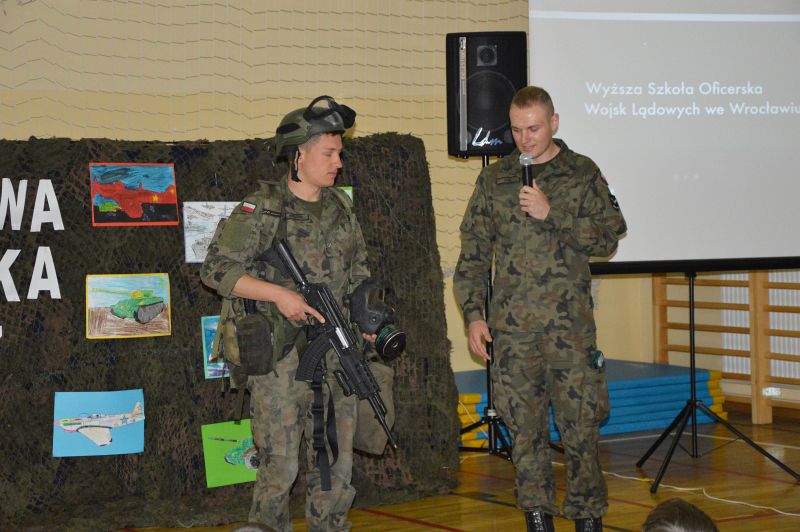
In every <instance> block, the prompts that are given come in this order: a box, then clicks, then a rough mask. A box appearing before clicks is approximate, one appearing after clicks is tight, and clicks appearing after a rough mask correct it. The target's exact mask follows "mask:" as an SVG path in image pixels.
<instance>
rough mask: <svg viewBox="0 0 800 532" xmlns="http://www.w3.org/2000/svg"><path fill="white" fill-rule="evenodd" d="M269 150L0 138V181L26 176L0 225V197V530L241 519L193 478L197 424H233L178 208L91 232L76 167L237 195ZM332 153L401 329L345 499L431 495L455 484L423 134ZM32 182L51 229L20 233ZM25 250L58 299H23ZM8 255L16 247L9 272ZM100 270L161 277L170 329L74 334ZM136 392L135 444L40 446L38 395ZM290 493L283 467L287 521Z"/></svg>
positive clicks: (298, 492) (229, 499)
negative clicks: (387, 437) (114, 451)
mask: <svg viewBox="0 0 800 532" xmlns="http://www.w3.org/2000/svg"><path fill="white" fill-rule="evenodd" d="M273 150H274V148H273V145H272V143H271V141H265V140H258V139H256V140H249V141H217V142H205V141H198V142H176V143H162V142H127V141H112V140H106V139H89V140H79V141H73V140H68V139H50V140H42V139H35V138H31V139H30V140H28V141H0V178H8V179H10V183H11V184H13V187H14V188H13V190H14V192H15V193H16V192H18V191H19V185H20V182H21V180H27V199H26V201H25V207H24V209H25V210H24V216H23V222H22V226H21V227H20V228H19V229H18V230H12V228H11V223H10V219H11V218H10V215H9V214H8V213H7V212H6V211H5V210H3V209H2V208H0V215H2V216H6V220H5V224H4V225H3V229H2V245H1V246H0V257H3V256H4V255H5V258H4V261H5V262H6V263H7V264H5V267H6V268H8V270H9V271H10V273H11V277H12V278H13V281H14V283H15V285H16V290H17V292H18V293H19V297H20V298H21V301H19V302H8V301H7V300H6V293H4V294H3V296H2V297H0V305H1V306H0V326H2V333H3V335H2V338H0V360H2V369H3V371H2V373H0V379H2V385H0V423H2V429H1V430H0V453H2V456H3V460H0V501H2V504H0V529H11V528H21V527H24V526H31V525H35V526H41V527H43V528H50V527H51V526H52V527H55V528H62V527H68V528H89V529H94V528H98V529H114V528H117V527H123V526H136V527H141V526H156V525H158V526H199V525H212V524H224V523H230V522H237V521H244V520H246V517H247V511H248V508H249V504H250V495H251V486H252V485H251V484H239V485H235V486H228V487H223V488H217V489H208V488H206V478H205V472H204V462H203V448H202V444H201V435H200V427H201V425H204V424H210V423H219V422H223V421H228V420H231V419H233V411H234V404H235V401H234V399H233V398H232V397H231V396H230V395H229V396H227V397H223V396H222V395H221V390H220V380H219V379H209V380H206V379H205V378H204V373H203V361H202V347H201V344H202V339H201V332H200V320H201V317H202V316H207V315H215V314H218V312H219V305H220V302H219V299H218V297H217V296H216V295H215V294H213V293H212V292H210V291H209V290H208V289H207V288H205V287H204V286H203V285H202V284H201V282H200V277H199V269H200V265H199V264H196V263H192V264H187V263H186V262H185V259H184V229H183V222H182V219H181V224H179V225H178V226H165V227H92V225H91V200H90V197H89V196H90V195H89V187H90V180H89V175H88V163H89V162H140V163H145V162H146V163H174V164H175V173H176V180H177V192H178V202H179V205H182V202H183V201H203V200H208V201H238V200H240V199H242V198H243V197H244V196H245V195H246V194H247V193H249V192H251V191H252V190H255V188H256V186H257V185H256V180H257V179H263V178H271V179H275V178H277V177H279V176H282V175H285V172H286V166H285V164H277V165H276V164H274V163H273ZM344 164H345V168H344V172H343V175H342V177H341V178H340V181H339V182H338V184H340V185H352V186H353V189H354V201H355V206H356V211H357V213H358V219H359V221H360V222H361V225H362V227H363V230H364V236H365V238H366V241H367V246H368V249H369V257H370V267H371V270H372V274H373V275H374V276H376V277H379V278H384V279H387V280H388V281H389V282H390V283H391V285H392V287H393V289H394V295H393V298H392V301H391V302H392V303H393V305H394V306H395V308H396V311H397V320H398V325H399V326H400V328H402V329H403V330H405V331H406V332H407V333H408V347H407V349H406V352H405V354H404V355H403V356H402V357H401V358H400V359H398V360H396V361H394V362H392V364H391V365H392V366H393V367H394V369H395V372H396V375H395V389H394V394H395V402H396V405H397V421H396V423H395V428H394V434H395V437H396V439H397V442H398V444H399V450H398V451H397V452H392V451H387V452H386V453H385V454H384V455H383V456H381V457H374V456H369V455H358V456H357V457H356V464H355V471H354V483H355V485H356V488H357V489H358V497H357V500H356V506H369V505H375V504H379V503H387V502H395V501H401V500H410V499H415V498H419V497H422V496H427V495H432V494H441V493H446V492H447V491H448V490H449V489H450V488H451V487H453V486H454V485H455V483H456V480H455V471H456V468H457V464H458V448H457V442H458V434H459V422H458V416H457V411H456V404H457V391H456V387H455V382H454V378H453V373H452V370H451V367H450V360H449V353H450V343H449V341H448V340H447V337H446V326H445V314H444V300H443V298H444V295H443V280H442V272H441V269H440V263H439V252H438V250H437V247H436V237H435V235H436V228H435V222H434V215H433V207H432V202H431V188H430V179H429V175H428V167H427V162H426V159H425V150H424V146H423V143H422V141H421V140H419V139H416V138H414V137H411V136H407V135H397V134H380V135H373V136H369V137H362V138H355V139H349V140H346V142H345V155H344ZM44 179H49V180H51V182H52V184H53V187H54V189H55V192H56V195H57V197H58V209H59V210H60V213H61V217H62V219H63V221H64V226H65V227H64V230H63V231H56V230H54V228H53V225H52V224H50V223H47V224H44V225H43V226H42V230H41V231H40V232H31V231H30V229H31V215H32V212H33V211H34V200H35V198H36V191H37V188H38V184H39V181H40V180H44ZM6 184H8V182H7V183H6ZM6 188H7V187H6ZM7 192H10V190H4V195H6V196H7V194H6V193H7ZM6 199H8V198H6ZM0 205H1V204H0ZM20 207H21V206H20ZM53 207H54V206H52V205H51V206H50V208H51V209H52V208H53ZM43 246H47V247H49V248H50V251H51V253H52V257H53V263H54V265H55V268H56V270H57V273H58V282H59V287H60V291H61V299H51V297H50V292H47V291H45V292H41V293H40V294H39V297H38V299H32V300H28V299H26V295H27V293H28V284H29V282H30V279H31V276H32V272H33V270H34V263H35V259H36V255H37V250H38V249H39V248H40V247H43ZM9 250H20V253H19V255H18V256H17V257H16V259H15V260H14V261H13V262H12V263H10V266H9V264H8V261H10V260H11V256H12V254H13V253H11V252H9ZM7 252H8V253H7ZM106 273H115V274H127V273H168V274H169V279H170V291H171V316H172V334H171V335H170V336H162V337H150V338H128V339H108V340H87V339H86V323H85V321H86V319H85V297H86V296H85V277H86V275H87V274H106ZM4 288H5V287H4ZM136 388H141V389H143V391H144V398H145V404H144V410H145V416H146V419H145V422H144V423H145V450H144V452H143V453H140V454H129V455H117V456H92V457H73V458H54V457H53V456H52V444H53V429H54V424H53V422H54V420H53V402H54V394H55V392H57V391H68V392H85V391H114V390H127V389H136ZM303 495H304V481H303V475H302V473H301V478H300V479H299V480H298V483H297V485H296V486H295V490H294V496H293V508H294V509H295V515H302V509H301V507H300V503H301V502H302V498H303Z"/></svg>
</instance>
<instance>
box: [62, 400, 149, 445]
mask: <svg viewBox="0 0 800 532" xmlns="http://www.w3.org/2000/svg"><path fill="white" fill-rule="evenodd" d="M139 421H144V412H143V411H142V403H140V402H137V403H136V405H134V407H133V410H132V411H131V412H129V413H126V414H88V415H81V416H78V417H65V418H62V419H59V420H58V421H56V425H57V426H59V427H61V428H62V429H64V431H66V432H78V433H80V434H83V435H84V436H86V437H87V438H89V439H90V440H92V441H93V442H94V443H95V445H97V446H98V447H102V446H104V445H108V444H109V443H111V429H115V428H118V427H123V426H125V425H131V424H132V423H137V422H139Z"/></svg>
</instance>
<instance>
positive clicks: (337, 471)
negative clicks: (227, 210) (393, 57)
mask: <svg viewBox="0 0 800 532" xmlns="http://www.w3.org/2000/svg"><path fill="white" fill-rule="evenodd" d="M355 116H356V113H355V112H354V111H353V110H352V109H350V108H349V107H347V106H345V105H340V104H338V103H337V102H336V101H335V100H334V99H333V98H331V97H329V96H320V97H319V98H316V99H314V100H313V101H312V102H311V103H310V104H309V105H308V106H307V107H304V108H301V109H297V110H295V111H292V112H291V113H289V114H287V115H286V116H285V117H284V118H283V120H282V121H281V123H280V125H279V126H278V128H277V131H276V137H275V147H276V155H277V157H278V158H286V160H287V161H288V163H289V169H288V172H287V175H286V176H285V177H284V178H283V179H281V180H280V181H279V182H276V183H267V182H262V184H261V187H260V189H259V190H258V191H256V192H254V193H253V194H251V195H249V196H248V197H247V198H245V199H244V201H242V203H240V204H239V206H237V207H236V208H235V209H234V211H233V212H232V213H231V215H230V217H229V218H228V220H227V221H226V222H225V225H224V227H222V229H221V230H219V231H218V234H217V235H215V236H214V238H213V240H212V243H211V244H210V246H209V251H208V256H207V258H206V260H205V262H204V263H203V267H202V270H201V277H202V279H203V282H204V283H205V284H207V285H208V286H210V287H211V288H213V289H215V290H216V291H217V292H218V293H219V294H220V295H221V296H222V297H223V312H221V316H220V329H221V330H223V331H225V330H226V329H225V327H224V326H223V323H224V322H225V323H227V321H234V322H235V320H236V319H237V317H240V316H241V314H242V313H244V314H246V313H247V311H246V310H242V308H244V307H245V306H244V305H241V304H238V303H237V302H238V301H246V300H249V301H251V302H255V309H256V311H257V312H258V313H259V314H261V315H263V316H264V317H265V318H266V320H267V322H268V323H269V326H270V328H271V336H270V338H271V339H272V342H271V343H272V346H271V349H272V350H271V353H272V354H273V357H274V358H273V360H274V367H272V368H270V371H268V372H265V373H264V374H248V375H247V377H246V385H247V388H248V389H249V390H250V394H251V399H250V410H251V412H250V414H251V427H252V431H253V440H254V442H255V445H256V447H258V449H259V458H260V463H259V469H258V473H257V477H256V483H255V486H254V490H253V503H252V506H251V510H250V516H249V520H250V521H251V522H258V523H262V524H265V525H267V526H269V527H272V528H273V529H275V530H279V531H284V530H291V529H292V523H291V514H290V511H289V492H290V490H291V487H292V485H293V484H294V482H295V479H296V477H297V474H298V470H299V459H300V457H299V454H300V444H301V442H302V441H303V439H305V441H306V444H307V445H306V446H307V453H306V454H305V456H304V458H305V460H306V465H307V467H306V469H307V477H306V479H307V483H308V490H307V492H306V521H307V524H308V529H309V530H326V531H332V530H349V529H350V523H349V522H348V521H347V514H348V511H349V509H350V506H351V504H352V502H353V498H354V496H355V489H354V488H353V487H352V486H351V477H352V463H353V452H352V444H353V433H354V427H355V415H356V398H355V396H350V397H345V396H344V394H343V393H342V390H341V387H340V386H339V385H337V383H336V382H335V378H334V377H333V374H334V371H335V370H336V369H338V367H339V361H338V358H337V357H336V356H335V354H334V352H333V351H330V352H328V354H327V355H326V356H325V357H324V364H325V366H326V369H327V371H326V372H325V375H324V376H323V378H324V380H325V381H332V382H327V386H325V385H324V384H325V382H322V383H321V385H320V386H319V387H318V388H315V390H312V387H311V386H309V384H307V383H305V382H300V381H295V380H294V375H295V373H296V371H297V367H298V363H299V359H300V356H301V354H302V351H303V349H304V348H305V334H303V328H302V325H304V324H305V323H306V321H307V319H308V318H309V317H313V318H314V319H316V320H320V321H324V318H323V316H321V315H320V314H319V313H318V312H317V311H316V310H315V309H314V308H313V307H311V306H310V305H308V304H307V303H306V302H305V300H304V299H303V297H302V296H301V295H300V294H299V293H298V292H296V291H295V286H294V283H293V281H292V280H291V279H289V278H287V277H285V276H283V275H282V274H281V273H280V272H279V271H278V269H277V268H275V267H274V266H272V265H271V264H270V263H269V262H268V261H266V259H265V258H264V257H265V256H266V252H267V251H268V250H269V249H270V248H271V247H272V242H273V241H274V239H275V238H284V239H286V241H287V242H288V244H289V248H290V249H291V250H292V253H293V255H294V257H295V259H296V260H297V262H298V264H299V265H300V267H301V268H302V269H303V272H304V273H305V274H306V276H307V277H308V278H309V280H310V281H311V282H313V283H324V284H325V285H326V286H327V287H328V288H329V289H330V290H331V292H332V293H333V294H334V296H335V297H336V298H337V299H338V300H339V301H341V300H342V299H343V297H344V295H345V294H346V293H348V292H349V291H350V290H351V289H352V288H353V287H355V286H357V285H358V284H360V283H361V281H363V280H364V279H366V278H367V277H369V270H368V266H367V253H366V245H365V243H364V237H363V235H362V232H361V227H360V226H359V224H358V221H357V220H356V218H355V215H354V211H353V205H352V202H351V200H350V199H349V198H348V197H347V195H346V194H345V193H343V192H341V191H339V190H338V189H336V188H335V187H334V186H333V185H334V183H335V181H336V177H337V175H338V173H339V171H340V169H341V168H342V160H341V157H340V155H341V151H342V134H343V133H344V132H345V131H346V130H347V129H349V128H350V127H352V125H353V123H354V120H355ZM225 301H228V302H231V303H230V305H229V306H228V307H227V308H229V309H231V310H230V312H229V314H230V316H229V318H230V320H228V316H227V315H223V314H225V312H224V311H225V309H226V306H225ZM250 308H252V305H251V306H250ZM222 334H225V333H224V332H223V333H222ZM364 339H365V340H367V341H374V336H364ZM224 342H225V339H224V338H223V342H222V343H224ZM226 358H227V355H226ZM320 389H321V391H320ZM317 394H319V395H317ZM320 402H321V403H322V404H323V405H325V407H324V408H325V421H327V422H328V424H331V423H330V421H331V420H332V419H333V418H334V416H333V415H331V413H332V412H331V409H330V406H329V405H330V404H332V405H333V409H332V411H333V412H335V430H334V429H331V427H325V426H323V428H321V429H320V428H317V430H316V433H315V426H314V425H315V423H314V421H317V419H315V416H314V415H312V406H315V407H316V406H317V405H318V404H319V403H320ZM317 410H319V409H318V408H317ZM317 416H318V415H317ZM320 433H322V437H323V438H324V439H323V442H327V445H326V444H325V443H323V445H322V448H321V449H320V446H319V445H318V444H315V442H314V440H315V439H318V438H314V436H319V434H320ZM334 449H337V450H338V452H337V450H334Z"/></svg>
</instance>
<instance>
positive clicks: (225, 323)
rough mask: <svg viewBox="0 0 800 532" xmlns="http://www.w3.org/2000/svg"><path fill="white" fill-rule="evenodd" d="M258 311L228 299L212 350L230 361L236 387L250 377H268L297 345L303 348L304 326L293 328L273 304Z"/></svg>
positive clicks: (251, 304)
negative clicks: (264, 310) (262, 310)
mask: <svg viewBox="0 0 800 532" xmlns="http://www.w3.org/2000/svg"><path fill="white" fill-rule="evenodd" d="M268 305H269V306H270V308H268V309H267V310H266V312H261V311H258V310H256V308H255V302H254V301H252V300H243V299H235V300H230V299H228V300H225V301H224V302H223V308H222V311H221V313H220V314H221V315H220V323H219V326H218V329H217V334H216V336H215V337H214V344H213V345H212V351H213V353H214V354H215V356H216V357H217V358H218V357H220V356H222V357H224V358H225V360H226V361H227V362H228V365H229V370H230V373H231V376H232V377H233V378H232V384H233V387H234V388H238V387H241V386H244V384H245V383H246V376H247V375H266V374H267V373H270V372H272V371H273V370H274V369H275V364H276V363H277V362H278V361H279V360H282V359H283V358H284V357H285V356H286V355H288V354H289V352H290V351H291V350H292V347H294V346H295V345H296V344H302V345H298V348H300V347H304V342H305V335H304V334H302V332H303V328H302V327H295V326H293V325H292V324H291V323H290V322H289V321H288V320H286V319H285V318H284V317H283V316H281V315H280V313H279V312H278V310H277V309H275V308H274V305H271V304H268Z"/></svg>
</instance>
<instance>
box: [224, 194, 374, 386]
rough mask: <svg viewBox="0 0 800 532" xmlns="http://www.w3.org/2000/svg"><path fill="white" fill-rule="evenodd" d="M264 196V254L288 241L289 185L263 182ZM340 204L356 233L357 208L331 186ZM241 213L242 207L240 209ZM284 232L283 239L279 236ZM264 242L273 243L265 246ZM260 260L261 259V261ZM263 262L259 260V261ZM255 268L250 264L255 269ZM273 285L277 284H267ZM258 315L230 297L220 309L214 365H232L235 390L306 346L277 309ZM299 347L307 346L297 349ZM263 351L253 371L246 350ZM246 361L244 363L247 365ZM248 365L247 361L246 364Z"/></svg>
mask: <svg viewBox="0 0 800 532" xmlns="http://www.w3.org/2000/svg"><path fill="white" fill-rule="evenodd" d="M259 184H260V186H261V190H260V192H262V194H261V197H263V198H264V201H263V203H262V204H257V205H256V206H255V208H256V209H258V211H257V212H258V215H259V216H260V217H261V223H262V224H263V229H262V231H261V238H260V239H259V242H258V243H255V245H258V246H259V248H261V249H259V252H260V255H259V257H260V256H261V255H263V252H264V251H266V250H268V249H269V248H270V247H271V245H272V242H273V241H274V239H275V238H276V237H278V238H280V237H285V234H286V219H287V216H286V213H285V212H284V204H285V199H286V197H285V194H284V191H285V186H284V185H283V184H282V183H280V182H274V181H260V182H259ZM328 190H330V191H331V193H332V195H333V196H334V197H335V198H336V199H337V200H338V202H339V204H340V206H341V207H342V208H343V209H344V211H345V213H346V214H347V217H348V220H349V221H350V225H351V226H352V228H353V234H355V231H356V227H357V223H358V222H357V219H356V215H355V210H354V208H353V203H352V202H351V201H350V199H349V197H348V196H347V194H346V193H344V192H342V191H341V190H339V189H337V188H335V187H331V188H330V189H328ZM237 208H238V207H237ZM226 220H227V219H226V218H223V219H220V221H219V223H218V224H217V228H216V230H215V232H214V236H213V238H212V242H216V240H217V238H218V237H219V235H220V233H222V230H223V228H224V226H225V222H226ZM281 232H282V233H283V235H281V234H280V233H281ZM263 243H268V244H267V245H264V244H263ZM257 258H258V257H257ZM259 260H260V258H259ZM252 266H253V264H247V265H246V267H247V268H248V269H251V268H252ZM262 280H266V281H268V282H273V281H274V280H273V279H262ZM259 307H261V308H259V309H258V310H256V305H255V302H254V301H252V300H245V299H243V298H238V297H231V298H223V300H222V308H221V309H220V317H219V325H218V326H217V331H216V334H215V335H214V340H213V343H212V346H211V360H217V359H219V358H224V359H225V361H226V362H227V365H228V371H229V373H230V375H231V387H233V388H238V387H243V386H244V385H245V384H246V381H247V375H248V374H254V375H255V374H266V373H269V372H271V371H272V370H273V368H274V367H275V363H276V362H277V361H278V360H281V359H282V358H283V357H284V356H286V355H287V354H288V353H289V352H290V351H291V349H292V347H294V346H297V347H298V348H299V349H302V347H304V344H305V335H304V334H302V331H303V329H302V328H300V327H296V326H293V325H291V324H290V323H289V321H288V320H287V319H286V318H285V317H284V316H283V315H281V314H280V312H278V310H277V307H276V306H275V305H274V304H268V305H263V304H261V305H259ZM298 343H300V344H303V345H298ZM251 348H253V349H260V350H262V351H260V352H259V355H258V356H257V357H252V358H256V359H258V364H256V366H255V367H254V366H253V365H252V364H249V363H248V361H247V360H246V359H247V357H246V356H242V355H245V354H246V353H245V352H243V350H246V349H251ZM243 359H245V360H243ZM243 362H245V363H244V364H243Z"/></svg>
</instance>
